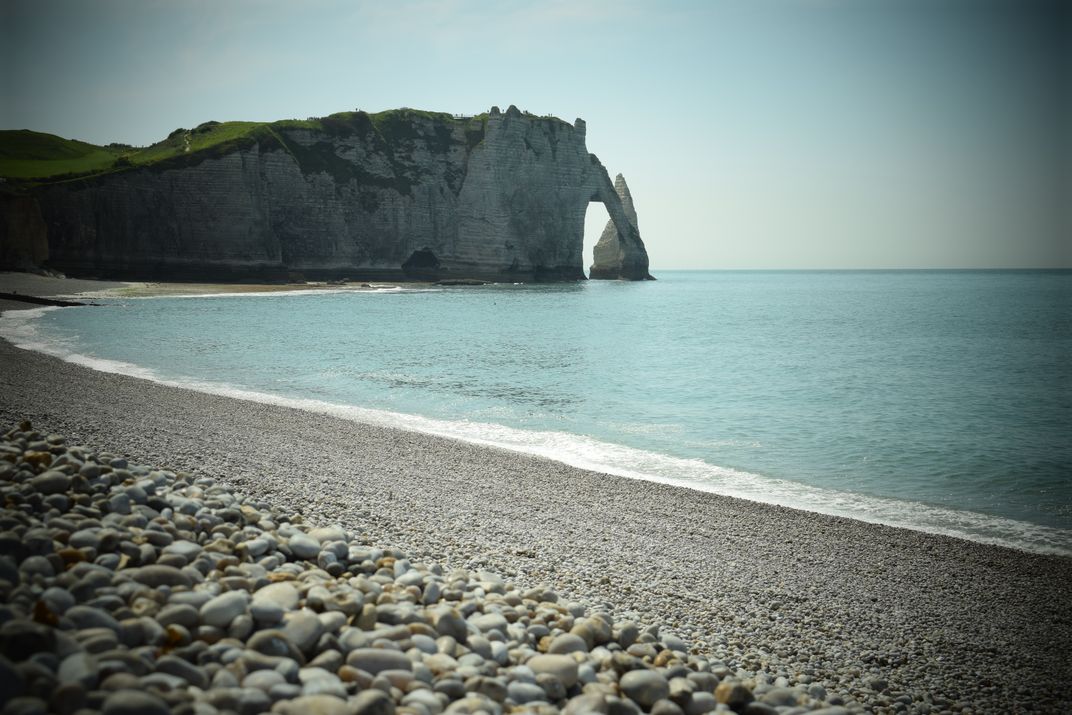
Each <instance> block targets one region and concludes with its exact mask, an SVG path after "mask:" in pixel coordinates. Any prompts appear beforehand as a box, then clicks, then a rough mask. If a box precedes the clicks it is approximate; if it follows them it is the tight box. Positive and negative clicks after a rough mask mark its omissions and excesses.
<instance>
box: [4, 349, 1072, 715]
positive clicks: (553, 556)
mask: <svg viewBox="0 0 1072 715" xmlns="http://www.w3.org/2000/svg"><path fill="white" fill-rule="evenodd" d="M0 368H2V370H0V372H2V373H3V374H4V375H5V376H6V377H5V378H4V386H3V398H2V400H0V418H2V419H3V421H4V422H6V423H8V424H9V425H10V424H14V423H15V422H16V421H17V420H18V419H21V418H29V419H31V420H32V421H33V422H34V424H35V425H36V426H38V427H39V428H41V429H44V430H48V431H53V432H60V433H63V434H66V435H68V436H69V437H71V438H73V439H77V440H79V441H82V442H84V443H87V444H90V445H93V446H94V447H95V448H97V449H107V450H110V451H113V452H115V453H117V454H126V455H129V456H131V457H133V458H135V459H137V460H138V461H142V462H146V463H152V464H158V465H160V466H163V467H167V468H170V469H176V470H178V469H184V470H187V471H191V472H193V473H194V474H195V475H197V476H208V477H213V478H216V479H218V480H219V481H220V482H221V483H224V484H226V485H227V486H229V487H231V488H236V489H239V490H243V491H246V492H248V493H253V494H256V495H257V496H258V498H263V499H266V500H269V501H271V502H272V503H273V504H276V505H277V506H279V507H282V508H286V509H288V510H291V511H293V512H305V513H306V514H307V515H308V516H309V517H310V518H315V519H316V520H318V521H322V522H330V521H338V522H339V523H341V524H343V525H344V526H346V527H347V528H352V529H353V530H354V531H356V532H358V533H364V534H366V535H367V537H368V538H369V539H372V540H374V541H376V542H378V543H383V544H387V545H390V546H398V547H401V548H403V549H405V550H407V551H408V552H409V553H411V554H413V555H414V556H415V557H429V558H435V559H438V560H442V561H444V562H446V563H448V564H452V565H456V566H464V567H467V568H491V569H494V570H497V571H499V572H500V573H502V574H504V575H505V576H508V577H510V578H516V579H517V580H518V581H519V582H523V583H525V584H530V585H536V584H538V583H545V584H547V585H549V586H550V587H552V588H554V589H555V590H557V591H559V592H560V593H563V594H568V595H569V596H570V597H573V598H578V599H584V600H586V601H589V602H592V603H600V604H604V605H606V606H607V607H609V608H608V610H611V611H612V612H615V613H618V614H623V615H629V616H635V617H636V618H635V619H636V620H638V621H640V622H645V623H650V622H662V623H666V624H668V625H669V626H670V627H671V628H672V629H673V630H674V631H675V632H676V633H677V634H678V635H680V636H681V637H683V638H685V639H686V640H688V641H692V642H695V643H696V644H697V647H698V648H700V650H701V651H702V652H705V653H709V654H711V655H712V656H713V657H716V658H720V659H725V660H726V662H727V663H731V662H732V663H733V664H734V665H735V666H740V667H743V668H745V669H746V670H749V671H755V670H764V671H765V672H769V673H772V674H773V673H777V672H782V671H785V672H789V671H794V672H805V671H811V672H812V673H814V676H807V677H815V678H816V682H824V683H827V684H828V685H827V686H826V687H828V688H829V689H834V690H838V691H840V692H846V694H848V695H850V696H852V697H855V698H857V699H863V700H865V701H868V702H872V701H873V702H879V701H881V700H882V699H883V698H884V696H883V695H881V694H879V693H875V692H871V691H869V690H868V686H867V681H868V680H869V679H870V680H874V679H876V678H878V679H884V680H886V681H887V682H888V683H889V687H890V689H891V690H893V691H905V692H912V693H914V694H915V695H916V696H918V697H913V702H916V701H917V700H919V698H921V697H923V693H930V694H931V695H933V696H935V697H938V698H940V699H942V700H943V701H947V702H949V703H956V702H958V701H965V702H968V703H973V704H975V705H976V706H978V707H980V709H982V710H989V709H999V708H1000V707H1007V706H1013V705H1014V706H1015V707H1017V708H1021V709H1031V708H1032V705H1031V704H1030V701H1029V700H1028V701H1025V700H1024V695H1023V694H1018V692H1017V687H1018V685H1017V684H1018V683H1019V684H1022V683H1024V682H1030V683H1033V684H1034V685H1033V687H1032V690H1034V691H1035V694H1036V695H1043V694H1044V695H1045V698H1044V700H1045V701H1047V702H1049V703H1050V705H1051V706H1052V705H1053V703H1054V702H1062V703H1068V702H1072V687H1070V683H1072V672H1070V671H1072V668H1070V667H1069V666H1067V665H1065V664H1063V663H1062V662H1060V660H1061V659H1060V657H1059V656H1058V657H1057V658H1056V659H1055V658H1054V657H1053V655H1054V654H1059V653H1060V652H1062V651H1063V648H1064V647H1065V644H1066V643H1067V642H1068V639H1069V638H1070V637H1072V626H1070V623H1069V620H1068V617H1067V612H1068V610H1069V606H1070V605H1072V604H1070V603H1069V600H1070V599H1069V596H1068V593H1067V588H1066V587H1065V586H1064V584H1066V583H1068V582H1070V581H1072V559H1069V558H1067V557H1060V556H1045V555H1038V554H1031V553H1025V552H1019V551H1014V550H1011V549H1006V548H1003V547H997V546H988V545H984V544H979V543H975V542H968V541H963V540H960V539H954V538H951V537H942V536H937V535H931V534H926V533H924V532H916V531H909V530H905V529H899V528H895V527H885V526H880V525H874V524H868V523H866V522H859V521H853V520H850V519H846V518H840V517H829V516H824V515H821V514H817V513H814V512H803V511H796V510H793V509H789V508H785V507H774V506H768V505H764V504H760V503H757V502H747V501H744V500H739V499H735V498H732V497H723V496H717V495H713V494H708V493H704V492H698V491H693V490H688V489H685V488H680V487H672V486H668V485H662V484H658V483H655V482H645V481H638V480H633V479H628V478H624V477H614V476H610V475H604V474H599V473H595V472H586V471H584V470H581V469H577V468H573V467H569V466H567V465H564V464H561V463H558V462H552V461H550V460H546V459H542V458H539V457H533V456H528V455H523V454H520V453H516V452H507V451H505V450H501V449H496V448H489V447H479V446H475V445H472V444H468V443H464V442H457V441H453V440H449V439H446V438H440V437H434V436H430V435H426V434H420V433H413V432H404V431H400V430H395V429H390V428H386V427H378V426H374V425H365V424H359V423H355V422H350V421H347V420H342V419H339V418H335V417H330V416H327V415H323V414H319V413H313V412H304V411H301V410H298V409H294V408H289V407H280V406H272V405H264V404H260V403H253V402H245V401H241V400H236V399H234V398H229V397H222V396H216V395H209V394H204V393H197V392H193V391H190V390H185V389H181V388H175V387H168V386H164V385H160V384H157V383H152V382H148V381H145V380H140V379H138V378H134V377H128V376H123V375H117V374H111V373H100V372H96V371H93V370H91V369H89V368H85V367H81V366H78V365H73V364H70V363H65V362H63V361H61V360H59V359H58V358H53V357H49V356H45V355H41V354H38V353H32V352H29V351H24V350H21V349H17V348H14V347H13V346H12V345H10V344H9V343H7V342H6V341H4V342H2V343H0ZM310 494H312V495H313V496H312V497H310V496H309V495H310ZM983 682H989V683H991V684H992V685H988V686H985V687H984V686H983V685H982V683H983ZM932 683H933V684H935V685H932ZM1039 688H1041V692H1040V691H1039V690H1038V689H1039ZM980 698H981V700H979V699H980ZM984 703H989V705H987V706H983V705H984ZM891 706H892V705H891ZM1046 707H1047V706H1041V708H1040V709H1043V710H1045V709H1046ZM938 709H941V708H938Z"/></svg>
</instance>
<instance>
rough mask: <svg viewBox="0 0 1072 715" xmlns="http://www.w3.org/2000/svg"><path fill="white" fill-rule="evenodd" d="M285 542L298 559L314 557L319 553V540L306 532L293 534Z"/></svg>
mask: <svg viewBox="0 0 1072 715" xmlns="http://www.w3.org/2000/svg"><path fill="white" fill-rule="evenodd" d="M287 543H288V545H289V546H290V552H291V553H292V554H294V556H295V557H296V558H299V559H315V558H316V557H317V554H319V553H320V542H319V541H317V540H316V539H314V538H312V537H311V536H308V535H306V534H300V533H299V534H295V535H294V536H292V537H290V541H289V542H287Z"/></svg>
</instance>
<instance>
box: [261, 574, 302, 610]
mask: <svg viewBox="0 0 1072 715" xmlns="http://www.w3.org/2000/svg"><path fill="white" fill-rule="evenodd" d="M299 598H300V594H299V593H298V589H296V588H295V587H294V586H293V585H291V584H290V583H288V582H286V581H281V582H279V583H270V584H268V585H267V586H265V587H264V588H261V589H258V590H257V591H255V592H254V594H253V603H255V604H257V603H264V604H273V605H275V606H278V607H279V608H281V609H283V610H284V611H292V610H294V609H295V608H297V607H298V599H299Z"/></svg>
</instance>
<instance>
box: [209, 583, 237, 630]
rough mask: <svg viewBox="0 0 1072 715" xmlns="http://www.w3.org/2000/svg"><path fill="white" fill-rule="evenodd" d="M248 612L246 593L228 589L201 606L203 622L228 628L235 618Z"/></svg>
mask: <svg viewBox="0 0 1072 715" xmlns="http://www.w3.org/2000/svg"><path fill="white" fill-rule="evenodd" d="M245 612H246V593H245V592H243V591H228V592H227V593H222V594H220V595H219V596H216V597H215V598H213V599H212V600H210V601H209V602H208V603H206V604H205V605H204V606H201V622H202V623H203V624H205V625H207V626H216V627H217V628H226V627H227V626H229V625H230V624H231V621H233V620H234V619H235V618H237V617H238V616H239V615H241V614H243V613H245Z"/></svg>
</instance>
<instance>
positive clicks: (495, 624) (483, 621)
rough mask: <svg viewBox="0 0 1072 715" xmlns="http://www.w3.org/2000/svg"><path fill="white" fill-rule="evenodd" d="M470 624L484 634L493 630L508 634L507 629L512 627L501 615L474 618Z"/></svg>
mask: <svg viewBox="0 0 1072 715" xmlns="http://www.w3.org/2000/svg"><path fill="white" fill-rule="evenodd" d="M469 622H470V623H471V624H473V625H474V626H476V628H477V629H478V630H479V631H481V632H482V633H487V632H488V631H492V630H495V631H499V632H501V633H506V627H507V626H508V625H510V624H509V623H507V621H506V618H505V617H504V616H503V615H502V614H501V613H484V614H481V615H479V616H473V617H472V618H470V619H469Z"/></svg>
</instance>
